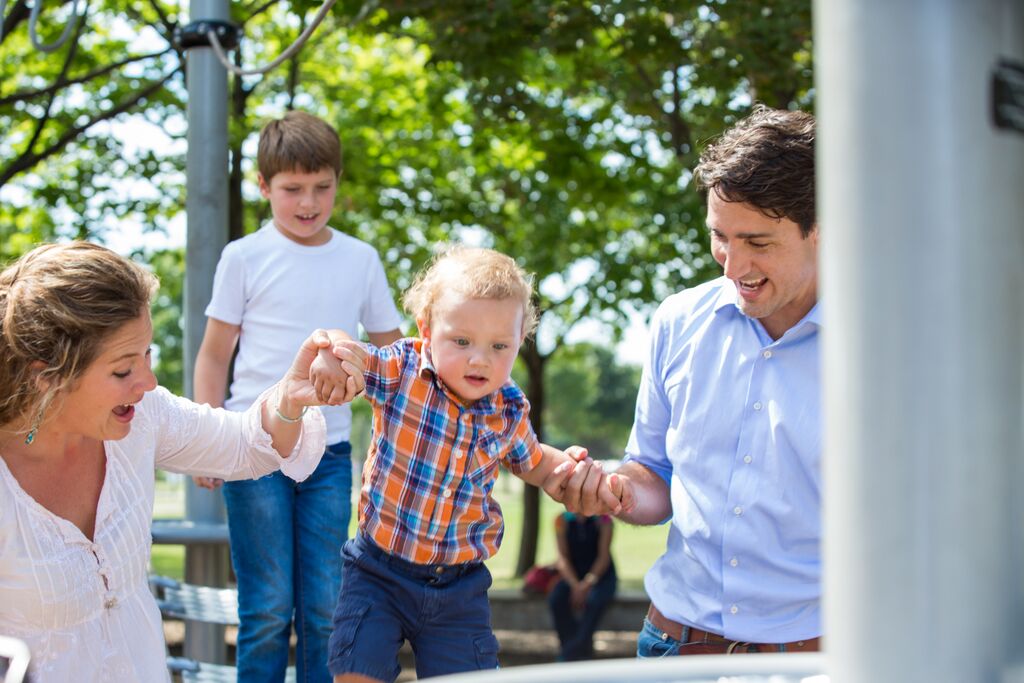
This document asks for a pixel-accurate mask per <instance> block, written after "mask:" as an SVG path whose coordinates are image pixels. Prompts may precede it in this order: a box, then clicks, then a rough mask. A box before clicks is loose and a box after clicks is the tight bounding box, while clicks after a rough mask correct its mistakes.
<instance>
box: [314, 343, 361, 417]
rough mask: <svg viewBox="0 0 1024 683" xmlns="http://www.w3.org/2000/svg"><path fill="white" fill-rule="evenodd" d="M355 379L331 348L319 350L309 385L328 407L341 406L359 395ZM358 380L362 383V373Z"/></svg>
mask: <svg viewBox="0 0 1024 683" xmlns="http://www.w3.org/2000/svg"><path fill="white" fill-rule="evenodd" d="M355 379H356V378H355V377H354V376H353V374H352V373H349V372H347V369H346V368H345V366H344V364H343V362H342V360H340V359H339V358H338V357H337V356H335V354H334V351H333V350H332V349H331V348H321V349H317V351H316V357H314V358H313V361H312V362H311V364H310V365H309V383H310V384H311V385H312V387H313V391H314V392H315V393H316V398H317V399H318V400H319V401H321V402H322V403H326V404H328V405H340V404H342V403H344V402H346V401H348V400H351V399H352V398H354V396H355V393H358V390H357V389H356V388H355ZM357 379H358V381H359V383H361V380H362V377H361V373H360V374H359V375H358V378H357ZM350 382H351V386H350ZM353 392H355V393H353Z"/></svg>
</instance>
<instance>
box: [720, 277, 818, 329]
mask: <svg viewBox="0 0 1024 683" xmlns="http://www.w3.org/2000/svg"><path fill="white" fill-rule="evenodd" d="M722 280H723V283H724V284H723V285H722V287H721V288H720V289H719V291H718V298H717V299H716V300H715V308H714V310H715V313H720V312H722V310H724V309H726V308H730V307H731V309H732V310H734V311H736V313H738V314H740V315H745V314H744V313H743V311H741V310H740V306H739V304H738V303H737V302H736V301H737V297H738V296H739V294H738V293H737V292H736V285H735V284H734V283H733V281H732V280H729V279H728V278H725V277H723V278H722ZM808 323H810V324H812V325H814V326H815V327H819V328H820V327H821V300H820V299H819V300H818V301H816V302H814V306H812V307H811V310H809V311H807V314H806V315H804V317H803V318H801V319H800V320H799V321H798V322H797V324H796V325H793V327H791V328H789V330H786V332H785V333H784V334H783V335H782V336H786V334H788V333H789V332H790V331H792V330H797V329H800V328H801V327H803V326H804V325H805V324H808Z"/></svg>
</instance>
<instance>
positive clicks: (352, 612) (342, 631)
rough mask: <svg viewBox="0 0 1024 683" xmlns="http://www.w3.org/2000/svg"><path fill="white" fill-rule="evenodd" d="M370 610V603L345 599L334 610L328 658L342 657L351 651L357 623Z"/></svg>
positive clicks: (357, 626) (359, 622)
mask: <svg viewBox="0 0 1024 683" xmlns="http://www.w3.org/2000/svg"><path fill="white" fill-rule="evenodd" d="M369 611H370V603H368V602H363V601H362V600H351V599H348V600H345V601H344V602H342V603H341V604H339V605H338V608H337V609H336V610H335V612H334V629H333V631H332V633H331V641H330V650H329V651H330V658H331V659H335V658H337V657H344V656H346V655H348V654H349V653H350V652H351V651H352V646H353V645H354V644H355V641H356V633H357V632H358V630H359V625H360V624H361V623H362V622H363V619H365V618H366V613H367V612H369Z"/></svg>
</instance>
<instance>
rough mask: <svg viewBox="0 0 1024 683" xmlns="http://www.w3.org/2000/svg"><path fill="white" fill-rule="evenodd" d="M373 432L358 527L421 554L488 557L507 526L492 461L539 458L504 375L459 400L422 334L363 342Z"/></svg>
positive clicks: (428, 558)
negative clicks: (501, 381) (495, 385)
mask: <svg viewBox="0 0 1024 683" xmlns="http://www.w3.org/2000/svg"><path fill="white" fill-rule="evenodd" d="M367 352H368V353H367V359H366V371H365V373H364V374H365V377H366V397H367V399H369V401H370V403H371V404H372V405H373V439H372V440H371V444H370V452H369V454H368V456H367V459H366V465H365V466H364V468H363V486H362V492H361V494H360V498H359V530H360V531H361V532H362V533H363V534H364V535H366V536H368V537H369V538H371V539H373V542H374V543H376V544H377V545H378V546H380V547H381V548H383V549H384V550H385V551H387V552H389V553H391V554H392V555H397V556H398V557H401V558H403V559H405V560H408V561H410V562H416V563H418V564H446V565H452V564H462V563H465V562H480V561H483V560H486V559H487V558H489V557H490V556H492V555H493V554H494V553H496V552H497V551H498V546H499V545H501V537H502V534H503V533H504V522H503V521H502V516H501V506H500V505H498V502H497V501H496V500H494V499H493V498H492V497H491V490H492V488H493V487H494V482H495V480H496V479H497V478H498V465H499V463H500V464H502V465H504V466H505V467H506V468H507V469H508V470H509V471H511V472H514V473H517V474H521V473H524V472H529V471H530V470H531V469H533V468H534V467H535V466H536V465H537V464H538V463H539V462H540V460H541V457H542V454H541V450H540V444H539V442H538V441H537V436H536V435H535V434H534V432H533V428H532V427H531V426H530V421H529V413H530V404H529V402H528V401H527V400H526V396H525V395H524V394H523V392H522V390H521V389H519V387H518V386H516V384H515V383H514V382H512V381H511V380H509V381H508V382H507V383H505V385H504V386H502V387H501V388H500V389H499V390H497V391H495V392H494V393H493V394H490V395H488V396H485V397H483V398H481V399H479V400H477V401H475V402H473V403H472V404H471V405H468V406H467V405H464V404H463V403H462V402H461V401H460V400H459V399H458V397H457V396H455V394H453V393H452V392H451V390H450V389H448V387H446V386H444V384H443V383H442V382H441V380H440V378H439V377H438V376H437V373H436V372H435V370H434V367H433V365H432V364H431V362H430V360H429V358H428V357H427V354H424V353H423V342H422V341H421V340H419V339H402V340H400V341H397V342H395V343H394V344H391V345H389V346H385V347H382V348H376V347H374V346H372V345H370V346H368V347H367Z"/></svg>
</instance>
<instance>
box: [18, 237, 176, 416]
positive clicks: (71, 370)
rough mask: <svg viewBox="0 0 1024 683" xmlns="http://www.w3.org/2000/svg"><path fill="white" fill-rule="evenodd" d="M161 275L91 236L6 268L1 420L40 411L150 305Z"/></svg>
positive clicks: (34, 253) (44, 250)
mask: <svg viewBox="0 0 1024 683" xmlns="http://www.w3.org/2000/svg"><path fill="white" fill-rule="evenodd" d="M156 288H157V279H156V277H154V276H153V275H152V274H151V273H150V272H149V271H147V270H145V269H144V268H143V267H142V266H140V265H138V264H137V263H135V262H133V261H131V260H129V259H126V258H124V257H122V256H119V255H117V254H115V253H114V252H112V251H110V250H109V249H107V248H105V247H101V246H99V245H96V244H90V243H88V242H70V243H65V244H46V245H43V246H40V247H37V248H35V249H33V250H32V251H30V252H28V253H27V254H25V255H24V256H22V257H21V258H20V259H18V260H17V261H15V262H14V263H13V264H11V265H10V266H8V267H7V268H6V269H4V271H3V272H2V273H0V325H2V329H0V425H10V424H12V423H14V422H17V421H21V420H27V421H31V420H33V419H34V420H36V421H38V419H39V418H40V416H41V415H42V414H43V412H44V411H45V410H46V408H47V406H49V404H50V403H51V402H52V401H53V399H54V397H55V396H56V395H58V394H59V393H60V392H61V391H63V390H64V389H67V388H69V387H70V386H71V384H72V383H74V382H75V380H77V379H78V378H79V377H81V376H82V374H83V373H84V372H85V370H86V368H88V367H89V365H90V363H92V362H93V361H94V360H95V359H96V357H97V356H98V355H99V353H100V350H101V347H102V345H103V343H104V341H106V339H107V338H108V337H109V336H110V335H111V334H112V333H114V332H116V331H117V330H118V329H120V328H121V327H122V326H123V325H125V324H126V323H128V322H130V321H132V320H135V319H136V318H138V317H139V316H140V315H141V314H142V313H143V312H145V311H148V309H149V303H150V299H151V298H152V296H153V293H154V292H155V291H156Z"/></svg>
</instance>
